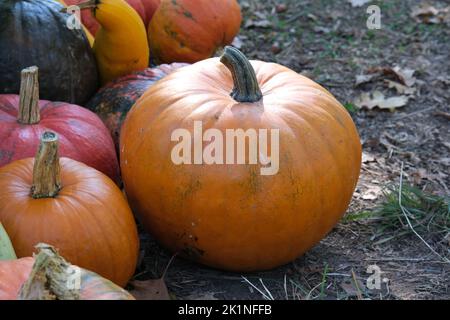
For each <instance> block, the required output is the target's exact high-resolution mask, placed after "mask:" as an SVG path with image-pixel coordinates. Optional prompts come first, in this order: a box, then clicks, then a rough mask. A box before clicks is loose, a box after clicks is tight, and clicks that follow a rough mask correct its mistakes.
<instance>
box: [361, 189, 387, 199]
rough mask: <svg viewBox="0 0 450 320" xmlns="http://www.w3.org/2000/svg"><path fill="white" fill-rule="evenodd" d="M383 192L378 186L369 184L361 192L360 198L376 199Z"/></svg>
mask: <svg viewBox="0 0 450 320" xmlns="http://www.w3.org/2000/svg"><path fill="white" fill-rule="evenodd" d="M382 193H383V189H382V188H381V187H379V186H369V187H368V188H367V190H366V191H364V192H363V194H362V196H361V198H362V199H363V200H376V199H378V197H379V196H381V195H382Z"/></svg>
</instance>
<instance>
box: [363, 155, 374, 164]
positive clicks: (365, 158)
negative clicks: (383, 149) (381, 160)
mask: <svg viewBox="0 0 450 320" xmlns="http://www.w3.org/2000/svg"><path fill="white" fill-rule="evenodd" d="M375 160H376V159H375V156H374V155H373V154H370V153H367V152H363V154H362V163H368V162H374V161H375Z"/></svg>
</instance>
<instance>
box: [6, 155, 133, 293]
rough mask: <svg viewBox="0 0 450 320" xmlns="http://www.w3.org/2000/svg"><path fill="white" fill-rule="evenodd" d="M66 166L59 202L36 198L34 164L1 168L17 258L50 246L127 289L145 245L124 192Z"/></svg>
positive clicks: (97, 175)
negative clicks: (38, 245) (43, 245)
mask: <svg viewBox="0 0 450 320" xmlns="http://www.w3.org/2000/svg"><path fill="white" fill-rule="evenodd" d="M60 163H61V184H62V188H61V190H60V191H59V193H58V195H57V196H56V197H55V198H43V199H33V198H32V197H31V196H30V190H31V186H32V176H33V164H34V159H33V158H27V159H23V160H18V161H15V162H13V163H10V164H8V165H6V166H4V167H2V168H0V190H2V192H1V193H0V221H2V224H3V226H4V228H5V230H6V232H7V233H8V235H9V236H10V239H11V242H12V244H13V247H14V249H15V251H16V254H17V257H19V258H23V257H29V256H31V255H32V254H33V252H34V251H35V246H36V245H37V244H39V243H48V244H50V245H52V246H54V247H55V248H58V250H59V253H60V254H61V256H63V257H64V258H65V259H67V261H70V262H71V263H73V264H74V265H77V266H80V267H81V268H84V269H87V270H92V271H94V272H96V273H98V274H99V275H101V276H102V277H104V278H106V279H109V280H111V281H113V282H114V283H115V284H117V285H119V286H122V287H123V286H125V285H126V283H127V282H128V280H129V279H130V278H131V277H132V275H133V274H134V271H135V268H136V263H137V257H138V250H139V240H138V234H137V228H136V224H135V221H134V217H133V214H132V212H131V210H130V208H129V206H128V203H127V201H126V200H125V197H124V196H123V193H122V191H121V190H120V189H119V188H118V187H117V186H116V185H115V184H114V183H113V182H112V181H111V179H109V178H108V177H107V176H105V175H104V174H102V173H101V172H99V171H97V170H95V169H92V168H90V167H88V166H86V165H84V164H82V163H81V162H77V161H75V160H72V159H68V158H61V159H60Z"/></svg>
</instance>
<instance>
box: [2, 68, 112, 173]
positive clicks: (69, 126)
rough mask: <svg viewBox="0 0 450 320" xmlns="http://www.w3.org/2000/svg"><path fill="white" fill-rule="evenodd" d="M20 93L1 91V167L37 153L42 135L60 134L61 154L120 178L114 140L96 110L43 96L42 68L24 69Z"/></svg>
mask: <svg viewBox="0 0 450 320" xmlns="http://www.w3.org/2000/svg"><path fill="white" fill-rule="evenodd" d="M21 81H22V85H21V94H20V95H0V167H1V166H3V165H6V164H8V163H10V162H12V161H14V160H19V159H24V158H29V157H33V156H34V155H35V154H36V146H37V145H39V140H40V138H41V135H42V134H43V133H44V132H45V131H48V130H51V131H53V132H55V133H58V135H59V136H60V141H61V144H60V154H61V155H62V156H63V157H68V158H71V159H74V160H77V161H81V162H83V163H85V164H87V165H88V166H91V167H93V168H95V169H97V170H100V171H101V172H103V173H104V174H106V175H107V176H109V177H110V178H111V179H113V180H114V181H115V182H119V181H120V172H119V162H118V160H117V154H116V152H115V148H114V143H113V141H112V139H111V137H110V135H109V132H108V130H107V128H106V127H105V125H104V124H103V123H102V121H101V120H100V119H99V118H98V116H97V115H95V114H94V113H93V112H91V111H89V110H87V109H86V108H82V107H80V106H77V105H73V104H68V103H64V102H50V101H46V100H39V89H40V88H39V83H38V69H37V68H36V67H30V68H27V69H24V70H23V71H22V80H21Z"/></svg>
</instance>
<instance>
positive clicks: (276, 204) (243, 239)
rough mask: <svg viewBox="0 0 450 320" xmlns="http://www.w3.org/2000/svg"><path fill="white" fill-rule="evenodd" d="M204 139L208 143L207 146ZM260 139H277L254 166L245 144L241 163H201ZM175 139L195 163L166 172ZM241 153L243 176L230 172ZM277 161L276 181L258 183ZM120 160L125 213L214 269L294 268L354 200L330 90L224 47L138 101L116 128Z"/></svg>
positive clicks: (346, 119) (354, 157)
mask: <svg viewBox="0 0 450 320" xmlns="http://www.w3.org/2000/svg"><path fill="white" fill-rule="evenodd" d="M221 61H222V62H223V63H221ZM230 71H231V72H230ZM230 92H232V94H231V95H230V94H229V93H230ZM198 122H200V123H201V124H202V125H203V132H205V135H203V136H202V134H201V133H200V135H199V133H198V132H199V131H198V130H197V131H196V129H195V126H196V123H198ZM209 129H214V130H215V131H210V133H212V132H215V133H214V135H211V136H209V138H208V137H206V130H209ZM259 129H261V130H267V131H265V132H266V133H267V132H268V131H269V130H270V131H271V132H273V133H274V134H273V136H276V135H275V133H276V132H277V131H276V130H278V135H279V140H278V141H277V140H276V139H274V140H273V141H272V139H270V141H271V142H270V143H268V144H266V150H262V149H261V148H262V147H261V146H260V147H259V148H260V149H259V151H260V153H256V156H258V155H259V158H260V161H259V162H258V163H256V164H250V162H249V161H248V159H249V158H250V152H249V149H248V147H249V144H248V143H247V144H246V143H245V142H244V143H243V144H242V145H243V146H244V147H245V146H246V145H247V149H244V150H243V151H242V146H241V148H239V149H238V143H236V144H234V146H233V145H232V146H233V147H232V148H230V149H229V150H228V151H230V150H232V151H233V152H234V155H233V157H230V158H231V161H230V162H229V161H228V159H227V160H226V162H227V163H228V164H222V163H224V159H223V156H222V159H221V158H220V157H218V158H215V160H214V161H213V162H209V163H211V164H207V163H208V162H206V161H205V153H206V150H208V149H209V150H210V151H211V150H212V149H211V148H208V147H210V146H211V145H213V143H212V142H213V139H212V137H214V138H215V139H214V142H215V143H214V145H215V148H214V152H212V151H211V153H210V154H211V155H213V153H215V154H214V155H213V156H216V155H219V154H222V155H226V156H227V158H228V156H229V155H230V152H227V150H226V149H225V144H223V145H221V144H220V143H216V142H217V141H219V140H217V139H218V137H220V136H223V137H226V132H227V130H233V131H234V132H236V130H242V131H243V132H247V131H248V130H259ZM177 130H181V131H182V132H184V133H186V134H187V138H186V139H183V141H182V142H183V143H186V145H187V146H188V147H187V148H186V149H184V151H185V152H186V154H188V153H190V152H191V147H192V149H194V150H195V149H196V147H195V144H197V143H198V146H200V147H201V149H202V150H203V154H202V153H200V158H197V157H196V155H195V151H194V152H192V153H194V156H192V155H191V157H188V159H187V160H186V161H184V160H183V162H178V160H176V161H173V153H174V150H176V148H177V146H178V145H179V143H180V142H181V141H177V140H176V139H178V138H179V137H181V136H176V137H175V138H176V139H175V140H176V141H173V140H174V139H173V138H174V136H173V134H174V133H175V132H176V131H177ZM260 132H264V131H260ZM260 134H261V133H260ZM260 138H261V135H260ZM199 139H200V142H198V141H199ZM249 140H250V139H247V141H249ZM241 141H242V140H241ZM277 142H279V143H278V144H277ZM227 143H228V140H227ZM260 145H262V144H261V143H260ZM277 147H278V148H279V152H278V153H276V149H277ZM239 150H241V153H242V154H244V155H245V156H246V157H245V158H246V159H247V161H246V162H245V163H244V164H235V163H237V162H236V160H235V155H236V154H238V151H239ZM264 151H265V152H264ZM180 154H181V153H180ZM261 154H262V155H265V156H266V157H265V158H264V159H263V157H262V156H261ZM269 154H270V155H271V156H270V158H268V157H267V155H269ZM277 154H278V158H279V161H278V171H277V172H276V173H275V174H272V175H263V174H262V172H263V170H264V169H270V167H272V166H274V165H275V162H276V161H275V159H276V158H275V157H274V156H276V155H277ZM184 156H185V154H184V152H182V157H184ZM202 156H203V158H202ZM120 158H121V168H122V174H123V180H124V183H125V189H126V193H127V197H128V200H129V202H130V205H131V207H132V208H133V210H134V212H135V213H136V214H137V215H138V216H139V217H140V219H141V220H142V222H143V224H144V226H145V227H146V229H147V230H148V231H149V232H150V233H151V234H152V235H153V236H154V237H155V238H156V239H157V240H159V241H160V242H161V243H162V244H163V245H164V246H166V247H168V248H169V249H171V250H172V251H175V252H178V251H181V252H183V253H184V254H185V255H186V256H190V257H193V258H195V259H196V260H197V261H199V262H201V263H205V264H207V265H210V266H213V267H217V268H222V269H228V270H233V271H253V270H264V269H270V268H273V267H276V266H279V265H281V264H284V263H287V262H289V261H292V260H293V259H295V258H296V257H298V256H299V255H301V254H302V253H304V252H305V251H306V250H308V249H309V248H311V247H312V246H313V245H314V244H316V243H317V242H318V241H319V240H321V239H322V238H323V237H324V236H325V235H326V234H327V233H328V232H329V231H330V230H331V229H332V228H333V226H334V225H335V224H336V223H337V221H338V220H339V219H340V218H341V217H342V215H343V214H344V212H345V211H346V209H347V207H348V205H349V202H350V199H351V197H352V194H353V191H354V189H355V186H356V183H357V180H358V177H359V171H360V165H361V144H360V141H359V136H358V132H357V130H356V127H355V125H354V123H353V121H352V119H351V117H350V115H349V114H348V112H347V111H346V110H345V108H344V107H343V106H342V105H341V104H340V103H339V102H338V101H337V100H336V99H335V98H334V97H333V96H332V95H331V93H329V92H328V91H327V90H326V89H324V88H323V87H321V86H320V85H318V84H317V83H315V82H313V81H312V80H310V79H308V78H306V77H304V76H301V75H299V74H298V73H296V72H294V71H292V70H290V69H288V68H286V67H283V66H281V65H278V64H274V63H266V62H261V61H252V62H251V63H250V62H249V61H248V60H247V59H246V58H245V56H244V55H243V54H242V53H241V52H240V51H239V50H237V49H235V48H231V47H228V48H226V50H225V53H224V55H223V57H222V59H221V60H219V59H216V58H213V59H208V60H205V61H202V62H198V63H196V64H194V65H191V66H187V67H184V68H182V69H179V70H178V71H176V72H174V73H172V74H171V75H169V76H167V77H166V78H164V79H162V80H160V81H159V82H158V83H156V84H155V85H154V86H153V87H151V88H150V89H149V90H148V91H146V93H144V95H143V96H142V97H141V99H140V100H138V101H137V103H136V104H135V105H134V107H133V108H132V109H131V111H130V113H129V114H128V117H127V119H126V120H125V123H124V126H123V127H122V136H121V156H120ZM262 160H264V161H262ZM267 160H271V162H267ZM189 163H192V164H189ZM194 163H196V164H194ZM274 172H275V170H274Z"/></svg>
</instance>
